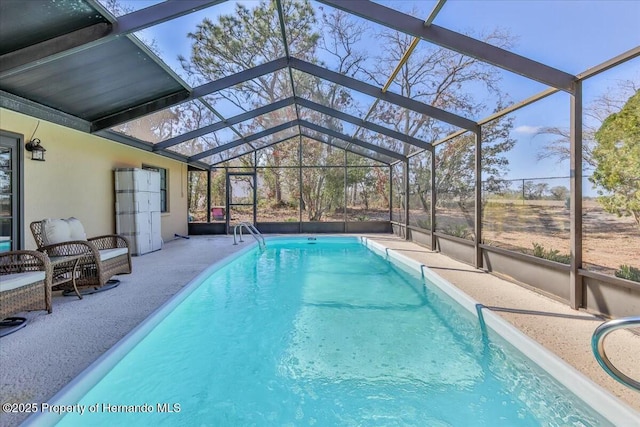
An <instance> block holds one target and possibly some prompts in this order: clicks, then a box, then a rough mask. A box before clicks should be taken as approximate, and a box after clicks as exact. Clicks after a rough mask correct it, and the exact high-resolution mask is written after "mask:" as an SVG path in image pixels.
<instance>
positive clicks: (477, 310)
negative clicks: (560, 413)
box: [360, 237, 640, 426]
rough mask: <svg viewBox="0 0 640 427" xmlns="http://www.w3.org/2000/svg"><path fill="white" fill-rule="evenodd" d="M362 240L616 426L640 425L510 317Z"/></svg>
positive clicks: (639, 417) (393, 252)
mask: <svg viewBox="0 0 640 427" xmlns="http://www.w3.org/2000/svg"><path fill="white" fill-rule="evenodd" d="M360 240H361V242H362V244H363V245H365V246H366V247H368V248H369V249H371V250H373V251H374V252H376V253H378V254H379V255H381V256H383V257H385V258H387V259H393V260H395V261H396V262H398V263H401V264H403V265H405V266H406V267H408V268H410V269H412V270H414V271H416V272H417V273H418V274H420V275H422V276H423V277H425V278H427V279H428V280H429V281H430V282H431V283H433V284H434V285H435V286H437V287H438V289H440V290H441V291H442V292H444V293H445V294H447V295H449V296H450V297H451V298H452V299H454V300H455V301H456V302H458V303H459V304H460V305H461V306H463V307H464V308H465V309H466V310H468V311H469V312H470V313H471V314H472V315H474V316H476V317H477V318H479V322H480V323H481V324H482V323H484V324H485V325H486V326H489V327H490V328H491V329H493V331H494V332H496V333H497V334H498V335H500V336H501V337H502V338H504V339H505V340H506V341H507V342H509V343H510V344H511V345H513V346H514V347H515V348H517V349H518V350H519V351H520V352H521V353H523V354H524V355H525V356H526V357H527V358H529V359H531V361H533V362H534V363H536V364H537V365H538V366H540V367H541V368H542V369H544V370H545V371H546V372H548V373H549V374H550V375H551V376H552V377H553V378H554V379H555V380H556V381H558V382H559V383H560V384H562V385H563V386H564V387H566V388H567V389H568V390H570V391H571V392H572V393H574V394H575V395H576V396H578V397H579V398H580V399H582V400H583V401H584V402H585V403H586V404H587V405H589V406H591V408H593V409H594V410H595V411H596V412H598V413H599V414H600V415H601V416H603V417H604V418H606V419H607V420H609V421H610V422H612V423H613V424H614V425H619V426H623V425H629V422H630V421H631V422H633V421H635V422H636V425H640V413H639V412H637V411H636V410H635V409H633V408H631V407H630V406H629V405H627V404H626V403H625V402H623V401H621V400H620V399H618V398H617V397H616V396H614V395H613V394H611V393H610V392H609V391H607V390H606V389H604V388H602V387H601V386H600V385H599V384H596V383H595V382H594V381H592V380H591V379H589V378H588V377H586V376H585V375H584V374H582V373H581V372H580V371H578V370H577V369H576V368H574V367H573V366H571V365H570V364H568V363H567V362H565V361H564V360H563V359H561V358H560V357H558V356H557V355H555V354H554V353H552V352H551V351H549V350H548V349H546V348H545V347H544V346H542V345H541V344H540V343H538V342H536V341H535V340H533V339H532V338H530V337H529V336H527V335H526V334H524V333H523V332H522V331H520V330H519V329H518V328H516V327H515V326H513V325H512V324H511V323H509V322H508V321H507V320H505V319H503V318H502V317H500V316H499V315H497V314H496V313H494V312H492V311H491V310H490V309H489V308H487V307H485V306H484V305H482V304H480V303H479V302H478V301H476V300H474V299H473V298H471V297H470V296H469V295H467V294H466V293H464V292H463V291H461V290H460V289H458V288H457V287H456V286H455V285H453V284H452V283H450V282H449V281H447V280H445V279H444V278H442V277H441V276H439V275H438V274H437V273H435V272H434V271H432V270H431V269H430V268H429V267H428V266H426V265H424V264H422V263H421V262H419V261H416V260H414V259H411V258H409V257H407V256H406V255H403V254H401V253H399V252H398V251H396V250H394V249H390V248H387V247H385V246H384V245H382V244H380V243H378V242H375V241H373V240H371V239H369V238H367V237H360Z"/></svg>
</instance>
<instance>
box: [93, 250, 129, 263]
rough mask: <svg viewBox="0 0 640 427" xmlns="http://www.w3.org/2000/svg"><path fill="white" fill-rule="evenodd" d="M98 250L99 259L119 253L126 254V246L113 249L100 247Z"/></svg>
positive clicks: (108, 257)
mask: <svg viewBox="0 0 640 427" xmlns="http://www.w3.org/2000/svg"><path fill="white" fill-rule="evenodd" d="M99 252H100V261H106V260H108V259H111V258H115V257H117V256H120V255H126V254H127V252H128V249H127V248H114V249H102V250H101V251H99Z"/></svg>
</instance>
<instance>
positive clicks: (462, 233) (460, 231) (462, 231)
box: [442, 224, 471, 239]
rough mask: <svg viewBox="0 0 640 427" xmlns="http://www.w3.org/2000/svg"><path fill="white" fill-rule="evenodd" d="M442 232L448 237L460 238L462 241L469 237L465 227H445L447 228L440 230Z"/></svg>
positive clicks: (467, 229)
mask: <svg viewBox="0 0 640 427" xmlns="http://www.w3.org/2000/svg"><path fill="white" fill-rule="evenodd" d="M442 232H443V233H444V234H447V235H449V236H454V237H460V238H462V239H468V238H470V237H471V231H470V230H469V227H467V226H466V225H460V224H458V225H454V226H447V228H445V229H444V230H442Z"/></svg>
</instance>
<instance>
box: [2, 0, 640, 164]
mask: <svg viewBox="0 0 640 427" xmlns="http://www.w3.org/2000/svg"><path fill="white" fill-rule="evenodd" d="M559 3H561V4H559V7H561V8H567V7H568V3H567V4H565V3H564V2H559ZM570 3H571V12H572V15H571V16H573V17H574V18H576V19H571V20H569V21H571V22H568V23H567V25H569V26H571V28H573V30H572V32H571V33H567V30H566V29H565V28H564V27H563V26H562V25H556V26H555V27H553V26H552V25H551V23H548V22H546V21H544V22H543V21H541V20H540V17H541V16H543V14H541V12H542V10H541V9H540V4H539V3H537V2H533V1H529V0H524V1H521V2H517V4H515V3H513V4H511V3H503V2H490V1H478V2H473V5H471V3H469V2H446V1H444V0H407V1H402V2H399V1H387V0H378V1H375V2H372V1H364V0H349V1H346V0H317V1H316V0H309V1H305V0H262V1H258V0H237V1H236V0H233V1H223V0H189V1H182V0H166V1H159V0H120V1H118V2H112V1H107V0H59V1H55V2H52V1H50V0H29V1H21V0H2V1H1V2H0V91H3V93H5V94H7V95H9V96H10V97H11V98H10V100H8V97H3V99H0V106H2V107H4V108H11V109H14V110H17V111H21V112H24V113H27V114H36V115H38V116H37V117H36V118H42V119H45V120H50V121H53V122H55V123H60V124H64V123H67V122H68V121H69V118H73V120H77V121H78V123H82V128H83V129H90V130H91V132H94V133H99V134H100V135H101V136H105V137H107V138H112V139H114V140H117V141H118V142H125V143H130V145H132V146H135V147H139V146H141V144H142V145H144V147H145V149H147V148H148V147H151V150H153V151H154V152H155V153H157V154H161V155H166V156H169V157H171V158H177V159H187V160H186V161H187V162H199V161H200V160H201V159H205V158H206V159H207V161H206V162H205V163H206V164H213V163H215V162H218V161H219V160H220V158H225V159H228V158H229V156H226V155H223V156H218V157H217V158H215V159H214V158H213V157H211V156H215V155H217V154H220V153H222V152H224V151H227V150H229V151H231V152H234V153H235V152H238V151H241V152H244V150H248V151H247V153H248V152H251V151H252V150H255V149H256V148H257V147H261V146H264V145H265V144H267V145H268V144H272V143H273V141H274V139H273V138H275V137H274V136H273V134H274V133H277V132H284V133H285V134H286V135H289V134H293V135H299V134H300V132H301V129H302V127H304V128H305V129H306V132H309V131H310V130H309V129H310V128H309V126H315V127H316V128H315V130H314V132H316V133H318V134H319V135H320V134H321V135H326V136H327V138H325V139H323V141H324V142H326V143H329V142H328V141H329V140H330V139H331V138H334V139H340V140H341V141H346V143H347V146H346V147H353V149H354V151H360V152H366V153H369V151H370V152H375V156H376V157H378V158H380V156H384V158H385V161H391V162H392V161H398V160H400V161H404V159H406V157H405V155H406V154H407V153H414V152H416V150H418V149H420V150H422V149H426V150H428V149H432V147H431V142H432V141H435V140H437V139H438V135H442V134H447V133H451V132H455V131H459V130H471V131H475V130H476V129H477V127H478V124H479V123H482V122H483V120H484V119H482V117H483V116H484V115H485V114H493V113H494V111H496V110H500V109H501V108H504V106H505V105H509V104H514V105H517V103H518V102H519V101H522V98H525V97H530V96H531V94H532V93H536V92H537V91H538V90H541V91H548V90H549V88H548V87H547V86H551V87H552V88H554V90H561V91H564V92H567V93H572V92H573V91H574V87H575V83H576V79H577V77H576V76H577V75H580V74H579V73H578V72H579V71H584V68H585V67H589V66H598V61H606V60H607V56H613V55H620V54H623V53H624V52H625V49H626V50H627V52H626V53H624V54H623V55H622V56H619V58H618V59H616V60H615V61H614V62H619V61H623V60H626V59H628V58H632V57H637V56H640V48H638V45H640V33H638V32H637V31H633V30H631V29H630V28H631V27H629V29H628V28H627V26H625V25H624V23H626V22H628V20H629V19H630V16H637V13H638V11H639V9H638V8H639V7H640V6H639V5H638V3H637V2H621V1H611V2H583V1H574V2H570ZM593 8H596V9H597V10H601V11H602V22H601V21H599V20H595V21H594V19H596V17H595V15H594V12H593V10H592V9H593ZM529 13H531V16H529ZM516 15H518V16H516ZM478 17H482V20H481V22H482V28H481V27H480V26H478V24H477V22H478ZM614 17H615V18H619V19H620V24H619V23H618V22H617V21H616V19H614ZM507 18H508V19H507ZM529 18H530V19H529ZM545 19H547V20H549V21H553V20H554V19H556V18H554V17H550V16H546V17H545ZM487 22H489V23H490V24H489V25H490V27H491V28H489V29H488V30H487V28H486V26H487ZM516 22H517V23H518V25H515V24H514V23H516ZM589 23H591V24H590V26H591V27H594V26H595V25H597V26H598V28H599V31H598V32H594V34H595V33H597V34H598V37H597V38H594V37H593V36H592V35H591V34H590V33H589V34H587V31H586V29H585V28H586V27H588V26H589ZM579 24H580V25H582V27H576V25H579ZM465 25H468V26H465ZM505 25H511V27H512V28H510V29H509V31H510V32H509V31H507V32H506V33H505V34H503V33H500V29H501V28H502V27H504V26H505ZM536 28H537V30H536ZM545 28H547V29H548V30H549V31H551V32H554V31H555V33H554V34H557V36H556V39H554V40H553V43H546V44H545V45H544V46H542V45H537V46H534V43H533V42H535V40H538V39H541V40H547V41H549V40H550V39H549V37H550V36H549V35H546V34H545V31H547V30H545ZM519 29H522V31H523V33H522V40H523V41H522V44H518V43H519V41H520V37H519V36H521V35H520V34H518V31H519ZM487 31H489V34H487ZM491 31H496V33H491ZM536 31H537V32H536ZM563 31H564V32H563ZM604 45H606V46H604ZM532 46H533V47H532ZM603 46H604V47H603ZM605 47H606V49H605ZM591 51H593V52H591ZM575 58H578V59H580V60H579V61H578V60H574V59H575ZM470 61H471V62H473V64H471V65H470V64H469V62H470ZM585 61H588V63H587V62H585ZM438 64H440V65H447V66H448V67H449V68H441V69H440V72H439V73H440V74H439V75H440V77H439V78H437V79H435V80H431V79H432V78H433V76H434V75H436V71H438V70H436V68H431V69H430V68H429V67H435V66H437V65H438ZM576 64H577V65H576ZM609 66H610V65H604V66H601V67H600V68H597V69H598V70H601V69H606V68H608V67H609ZM420 67H427V68H425V69H424V70H421V69H420ZM460 67H462V68H463V69H464V70H466V71H469V73H468V74H464V73H463V74H461V73H460V71H459V69H460ZM465 67H466V68H465ZM473 67H476V68H473ZM416 70H417V71H416ZM495 70H498V71H495ZM447 71H450V72H451V73H453V74H451V75H450V76H449V75H448V74H447ZM420 72H424V73H425V75H429V76H430V79H423V78H422V77H421V74H420ZM429 73H431V74H429ZM574 73H577V74H574ZM412 79H413V80H412ZM412 82H413V83H415V82H418V83H417V84H413V83H412ZM412 84H413V85H412ZM480 86H483V87H484V89H486V90H488V92H489V95H491V96H493V98H490V97H488V96H487V95H486V94H482V93H481V92H480ZM434 87H435V88H445V89H446V90H443V91H441V92H437V93H435V92H434V93H435V95H434V94H430V93H429V91H430V90H431V89H432V88H434ZM428 95H429V96H428ZM431 95H433V96H431ZM445 101H447V102H445ZM34 104H35V105H38V109H34V108H32V107H33V105H34ZM314 112H315V113H314ZM301 113H302V115H301ZM276 115H279V116H281V117H278V119H277V120H275V119H274V120H272V118H273V117H275V116H276ZM303 116H304V117H303ZM316 116H317V117H316ZM314 118H322V120H323V121H324V122H326V123H332V122H334V121H335V122H336V123H339V124H340V126H341V130H342V132H338V134H340V135H339V136H338V135H336V134H335V132H336V129H332V128H331V127H330V126H325V124H326V123H321V122H317V121H315V119H314ZM267 119H268V120H267ZM301 120H303V121H304V123H305V126H302V127H301V126H300V125H301V124H302V123H303V121H301ZM400 124H402V126H400ZM274 129H275V130H274ZM221 132H222V133H224V135H225V137H224V138H218V137H217V135H218V134H220V133H221ZM286 135H285V136H286ZM321 139H322V138H321ZM237 147H242V149H240V148H237ZM355 147H357V148H355ZM367 150H368V151H367ZM376 150H377V151H376ZM381 150H385V151H381ZM369 154H371V153H369Z"/></svg>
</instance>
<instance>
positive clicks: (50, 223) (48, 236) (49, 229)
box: [42, 218, 71, 246]
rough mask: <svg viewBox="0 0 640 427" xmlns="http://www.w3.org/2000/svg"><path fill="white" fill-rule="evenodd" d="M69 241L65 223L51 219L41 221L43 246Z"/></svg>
mask: <svg viewBox="0 0 640 427" xmlns="http://www.w3.org/2000/svg"><path fill="white" fill-rule="evenodd" d="M69 240H71V230H70V229H69V224H68V223H67V221H65V220H63V219H51V218H47V219H45V220H42V241H43V243H44V244H45V246H46V245H54V244H56V243H62V242H68V241H69Z"/></svg>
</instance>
